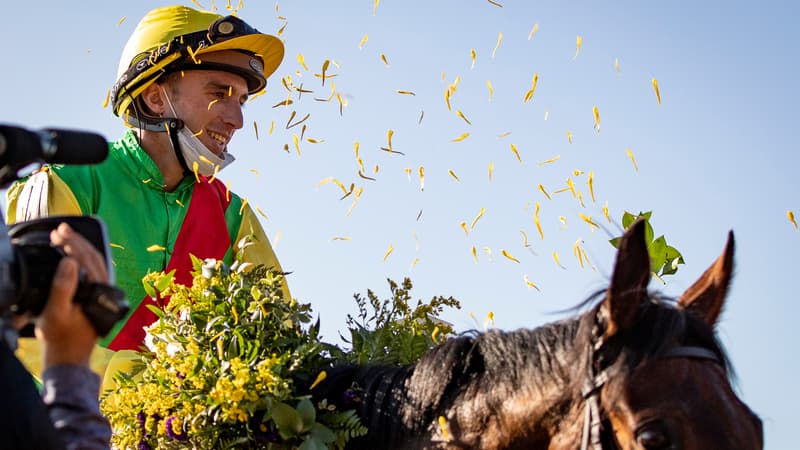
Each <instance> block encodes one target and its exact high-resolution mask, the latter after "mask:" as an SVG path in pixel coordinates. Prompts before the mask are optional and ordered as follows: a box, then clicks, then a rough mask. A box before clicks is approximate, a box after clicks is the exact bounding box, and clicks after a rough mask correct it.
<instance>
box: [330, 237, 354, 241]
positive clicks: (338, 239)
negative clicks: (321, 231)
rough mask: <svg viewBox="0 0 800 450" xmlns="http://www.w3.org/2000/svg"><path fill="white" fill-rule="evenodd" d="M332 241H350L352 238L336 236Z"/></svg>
mask: <svg viewBox="0 0 800 450" xmlns="http://www.w3.org/2000/svg"><path fill="white" fill-rule="evenodd" d="M331 240H332V241H349V240H350V238H349V237H347V236H334V237H332V238H331Z"/></svg>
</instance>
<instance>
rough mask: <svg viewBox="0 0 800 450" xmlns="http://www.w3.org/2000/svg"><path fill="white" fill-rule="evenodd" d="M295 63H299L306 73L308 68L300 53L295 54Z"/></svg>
mask: <svg viewBox="0 0 800 450" xmlns="http://www.w3.org/2000/svg"><path fill="white" fill-rule="evenodd" d="M297 62H299V63H300V65H301V66H303V69H305V70H306V71H308V66H307V65H306V59H305V58H304V57H303V54H302V53H298V54H297Z"/></svg>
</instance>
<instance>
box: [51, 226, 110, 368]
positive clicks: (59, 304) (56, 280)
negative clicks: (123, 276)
mask: <svg viewBox="0 0 800 450" xmlns="http://www.w3.org/2000/svg"><path fill="white" fill-rule="evenodd" d="M50 240H51V242H52V244H53V245H56V246H60V247H62V248H63V249H64V252H65V253H66V256H65V257H64V258H62V259H61V261H60V263H59V265H58V269H57V270H56V273H55V276H54V277H53V282H52V285H51V288H50V296H49V298H48V300H47V304H46V305H45V307H44V310H43V311H42V314H41V315H40V316H39V317H38V318H37V319H36V337H37V338H39V339H41V340H42V341H43V342H44V367H43V368H44V369H47V368H48V367H53V366H56V365H63V364H77V365H84V366H88V364H89V358H90V356H91V354H92V350H93V349H94V346H95V344H96V343H97V333H95V331H94V329H93V328H92V326H91V324H90V323H89V320H88V319H87V318H86V316H85V315H84V314H83V311H82V310H81V306H80V305H79V304H77V303H75V302H73V297H74V296H75V291H76V289H77V286H78V273H79V271H80V270H81V269H83V270H84V271H85V273H86V278H87V281H88V282H94V283H107V282H108V273H107V272H106V266H105V261H104V260H103V257H102V255H101V254H100V253H99V252H98V251H97V249H95V248H94V246H93V245H92V244H91V243H90V242H89V241H87V240H86V239H84V238H83V236H81V235H80V234H79V233H77V232H75V231H73V230H72V228H70V227H69V226H68V225H67V224H65V223H62V224H61V225H59V226H58V228H56V229H55V230H53V231H52V232H51V233H50Z"/></svg>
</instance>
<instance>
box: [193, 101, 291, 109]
mask: <svg viewBox="0 0 800 450" xmlns="http://www.w3.org/2000/svg"><path fill="white" fill-rule="evenodd" d="M292 103H294V102H293V101H292V100H291V99H286V100H284V101H282V102H278V103H276V104H274V105H272V107H273V108H277V107H278V106H289V105H291V104H292ZM209 109H211V106H210V104H209Z"/></svg>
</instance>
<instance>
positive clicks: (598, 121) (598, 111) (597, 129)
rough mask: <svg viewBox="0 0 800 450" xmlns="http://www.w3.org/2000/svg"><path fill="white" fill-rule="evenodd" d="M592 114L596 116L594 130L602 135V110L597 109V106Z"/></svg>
mask: <svg viewBox="0 0 800 450" xmlns="http://www.w3.org/2000/svg"><path fill="white" fill-rule="evenodd" d="M592 114H594V129H595V130H596V131H597V133H598V134H599V133H600V110H599V109H597V106H595V107H593V108H592Z"/></svg>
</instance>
